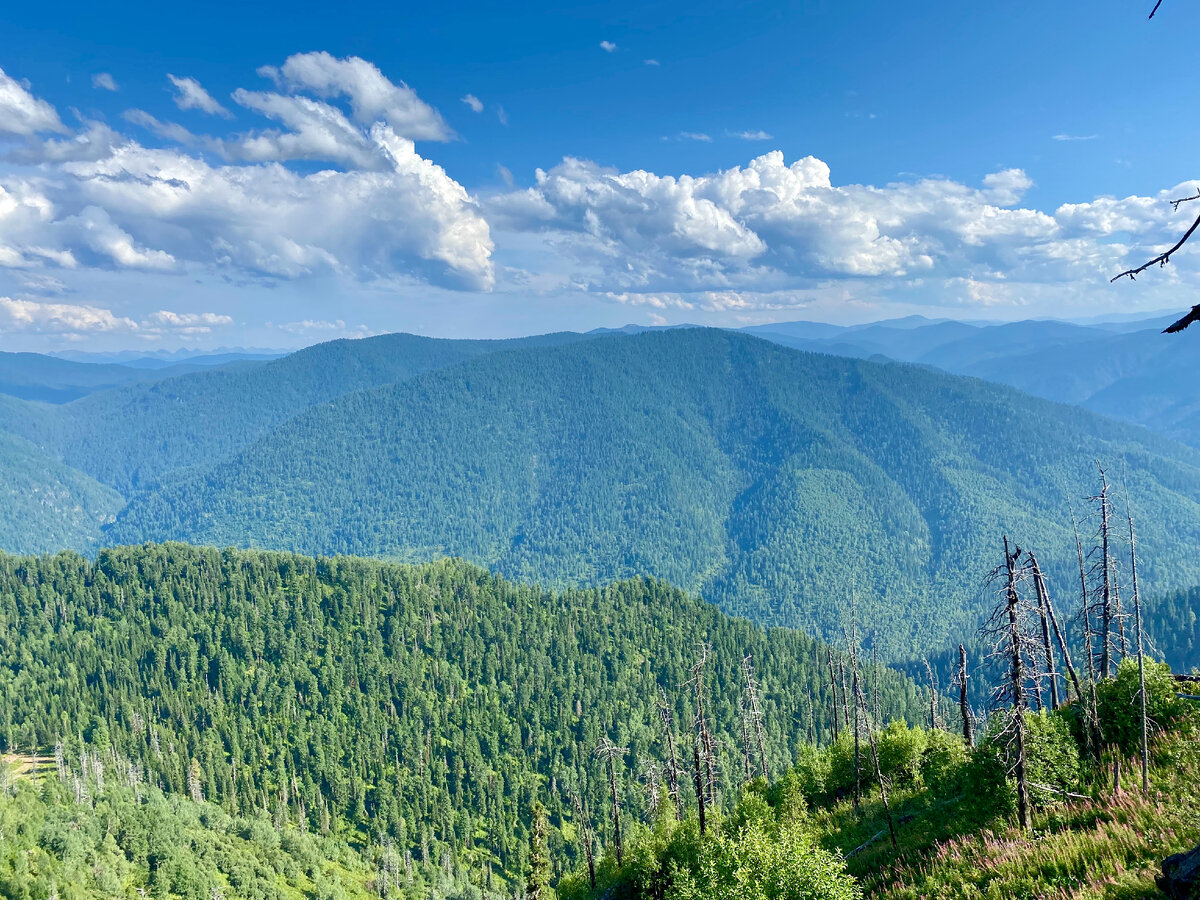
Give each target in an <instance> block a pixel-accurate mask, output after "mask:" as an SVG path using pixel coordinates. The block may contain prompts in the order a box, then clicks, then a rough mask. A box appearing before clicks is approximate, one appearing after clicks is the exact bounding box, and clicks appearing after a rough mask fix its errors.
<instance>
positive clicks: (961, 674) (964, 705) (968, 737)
mask: <svg viewBox="0 0 1200 900" xmlns="http://www.w3.org/2000/svg"><path fill="white" fill-rule="evenodd" d="M958 711H959V712H960V713H961V714H962V722H963V742H964V743H965V744H966V745H967V746H968V747H974V746H975V724H974V723H973V722H972V721H971V704H970V703H969V702H968V701H967V650H966V648H965V647H963V645H962V644H959V645H958Z"/></svg>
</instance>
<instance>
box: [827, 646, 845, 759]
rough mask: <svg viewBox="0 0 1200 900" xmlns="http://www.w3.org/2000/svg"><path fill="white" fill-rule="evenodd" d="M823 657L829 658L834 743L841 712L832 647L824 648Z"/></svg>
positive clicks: (836, 737)
mask: <svg viewBox="0 0 1200 900" xmlns="http://www.w3.org/2000/svg"><path fill="white" fill-rule="evenodd" d="M825 657H826V659H828V660H829V694H830V696H831V697H832V698H833V719H832V720H831V721H832V722H833V742H834V743H835V744H836V743H837V739H838V719H839V718H840V717H841V712H840V710H839V709H838V693H837V676H836V674H835V673H834V668H833V648H831V647H826V648H825Z"/></svg>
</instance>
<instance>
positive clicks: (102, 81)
mask: <svg viewBox="0 0 1200 900" xmlns="http://www.w3.org/2000/svg"><path fill="white" fill-rule="evenodd" d="M92 87H94V88H96V89H97V90H100V91H117V90H120V88H118V87H117V81H116V79H115V78H113V77H112V75H110V74H108V73H107V72H97V73H96V74H95V75H93V76H92Z"/></svg>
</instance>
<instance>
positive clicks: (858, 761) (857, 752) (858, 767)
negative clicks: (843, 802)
mask: <svg viewBox="0 0 1200 900" xmlns="http://www.w3.org/2000/svg"><path fill="white" fill-rule="evenodd" d="M854 651H855V648H854V647H853V646H852V647H851V648H850V668H851V671H852V673H853V674H852V680H853V684H854V809H855V811H856V812H857V811H858V810H859V809H860V808H861V807H862V756H861V746H862V745H861V744H860V743H859V723H860V722H861V721H862V715H861V714H860V710H859V703H858V695H859V693H860V689H859V684H858V654H857V653H855V652H854Z"/></svg>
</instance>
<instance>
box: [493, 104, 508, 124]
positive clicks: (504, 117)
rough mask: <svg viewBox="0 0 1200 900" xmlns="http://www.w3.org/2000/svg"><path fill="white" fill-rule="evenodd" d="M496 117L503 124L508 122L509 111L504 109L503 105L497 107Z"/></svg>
mask: <svg viewBox="0 0 1200 900" xmlns="http://www.w3.org/2000/svg"><path fill="white" fill-rule="evenodd" d="M496 118H497V119H499V120H500V124H501V125H507V124H508V113H507V112H505V111H504V107H503V106H497V107H496Z"/></svg>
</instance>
